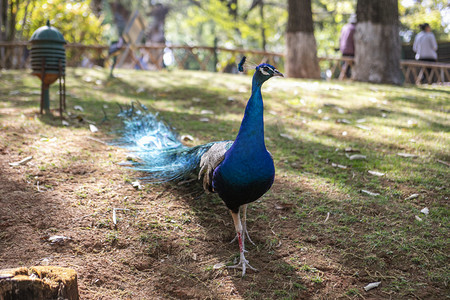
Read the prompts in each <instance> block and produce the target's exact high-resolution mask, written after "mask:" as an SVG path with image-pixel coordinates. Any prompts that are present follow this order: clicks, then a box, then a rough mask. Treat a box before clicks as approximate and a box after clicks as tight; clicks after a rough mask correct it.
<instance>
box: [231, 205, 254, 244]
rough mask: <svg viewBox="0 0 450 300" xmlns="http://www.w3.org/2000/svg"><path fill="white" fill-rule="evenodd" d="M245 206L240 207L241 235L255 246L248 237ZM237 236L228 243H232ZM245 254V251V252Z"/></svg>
mask: <svg viewBox="0 0 450 300" xmlns="http://www.w3.org/2000/svg"><path fill="white" fill-rule="evenodd" d="M247 205H248V204H244V205H242V215H243V216H242V230H243V234H244V235H245V236H246V237H247V239H248V240H249V242H250V243H252V244H253V245H255V243H254V242H253V241H252V239H251V238H250V236H249V235H248V231H247ZM237 237H238V236H237V234H236V236H235V237H234V239H233V240H232V241H231V242H230V243H233V242H234V241H235V240H236V239H237ZM245 252H247V251H245Z"/></svg>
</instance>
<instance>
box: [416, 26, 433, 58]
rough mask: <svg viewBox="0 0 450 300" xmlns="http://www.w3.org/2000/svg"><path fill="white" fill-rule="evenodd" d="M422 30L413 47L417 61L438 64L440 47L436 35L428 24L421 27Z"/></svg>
mask: <svg viewBox="0 0 450 300" xmlns="http://www.w3.org/2000/svg"><path fill="white" fill-rule="evenodd" d="M420 29H421V30H422V31H421V32H419V34H417V36H416V38H415V39H414V45H413V51H414V52H416V60H423V61H433V62H436V61H437V53H436V50H437V48H438V45H437V43H436V38H435V37H434V34H433V33H432V32H431V27H430V25H429V24H428V23H424V24H421V25H420Z"/></svg>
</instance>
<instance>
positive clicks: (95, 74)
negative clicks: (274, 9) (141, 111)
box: [0, 69, 450, 299]
mask: <svg viewBox="0 0 450 300" xmlns="http://www.w3.org/2000/svg"><path fill="white" fill-rule="evenodd" d="M117 75H118V77H116V78H113V79H108V71H107V70H103V69H93V70H87V69H69V70H68V72H67V111H68V112H69V113H70V116H69V115H65V121H66V122H68V126H64V125H63V124H62V122H61V120H60V119H59V117H58V114H57V110H56V108H57V104H56V102H57V101H56V100H57V99H58V95H57V93H56V92H57V86H56V85H55V86H54V87H52V90H51V98H52V103H51V106H52V108H53V109H55V110H54V111H53V114H54V116H50V115H45V116H40V115H39V114H38V110H39V104H38V103H39V81H38V80H37V78H35V77H32V76H31V75H30V74H28V72H26V71H25V72H24V71H2V72H1V73H0V94H1V95H2V102H1V103H0V128H1V130H0V193H1V195H2V196H1V197H0V266H1V268H9V267H19V266H32V265H47V264H50V265H57V266H63V267H70V268H73V269H75V270H76V271H77V272H78V283H79V292H80V296H81V299H359V298H361V299H448V295H450V291H449V287H448V283H449V282H448V280H449V266H448V261H449V257H448V256H449V255H448V254H449V253H450V251H449V250H450V249H449V241H448V237H449V224H450V222H449V207H448V200H449V199H448V197H449V188H450V187H449V182H450V167H449V165H448V163H449V162H450V155H449V149H448V147H449V145H450V134H449V128H450V120H449V111H450V100H449V99H450V88H449V87H442V86H435V87H411V86H409V87H393V86H384V85H370V84H362V83H350V82H325V81H308V80H294V79H273V80H270V81H269V82H267V83H266V84H265V86H264V87H263V98H264V100H265V125H266V145H267V148H268V149H269V151H271V153H272V154H273V156H274V160H275V165H276V172H277V175H276V179H275V183H274V185H273V187H272V189H271V190H270V191H269V192H268V193H267V194H266V195H264V196H263V197H262V198H261V199H260V200H258V201H256V202H254V203H252V204H251V205H250V207H249V221H248V223H249V232H250V235H251V237H252V239H253V241H254V242H255V244H256V245H255V246H253V245H251V244H248V245H247V246H248V250H249V252H248V253H247V255H246V257H247V259H249V261H250V264H251V265H252V266H254V267H256V268H257V269H258V270H259V272H252V271H250V270H249V271H248V272H247V274H246V276H245V277H244V278H241V276H240V272H239V271H235V270H228V269H226V268H224V267H223V264H231V263H233V261H234V260H235V259H236V258H237V257H238V245H237V244H235V243H233V244H230V243H229V242H230V241H231V240H232V238H233V237H234V227H233V224H232V219H231V216H230V214H229V212H228V211H227V209H226V207H225V205H224V204H223V203H222V201H221V200H220V199H219V198H218V197H217V196H216V195H214V194H205V193H204V192H203V191H202V190H201V188H200V186H199V184H197V182H195V181H193V182H187V183H186V182H184V183H181V184H179V183H174V184H144V185H143V186H142V189H137V188H135V187H133V185H132V184H131V183H132V182H133V181H136V180H138V178H139V177H140V176H141V175H142V174H140V173H137V172H135V171H133V170H130V169H127V168H126V167H124V166H121V165H120V163H121V162H124V161H126V158H127V153H126V150H124V149H121V148H119V147H116V146H111V145H110V144H107V143H104V141H110V140H111V139H112V138H114V137H116V136H117V129H119V128H120V124H121V123H120V119H119V118H117V117H116V114H117V112H118V111H119V107H118V105H117V103H120V104H121V105H125V104H129V103H131V101H133V100H139V101H140V102H142V103H143V104H145V105H147V106H149V107H150V109H151V110H152V111H155V112H156V111H158V112H160V115H161V116H162V118H164V120H166V121H167V122H169V123H170V124H171V125H172V126H174V127H175V129H176V130H177V131H178V132H179V133H180V135H191V136H192V137H193V141H189V140H188V141H186V143H187V145H197V144H202V143H206V142H210V141H214V140H226V139H233V138H234V137H235V135H236V133H237V130H238V129H239V124H240V120H241V119H242V115H243V111H244V108H245V104H246V100H247V99H248V97H249V92H250V84H251V78H250V77H249V76H237V75H225V74H214V73H205V72H188V71H177V72H141V71H125V70H117ZM75 106H81V107H82V108H83V109H84V111H80V110H76V109H75ZM102 109H103V110H104V111H105V113H106V116H107V119H106V120H104V113H103V112H102ZM210 111H212V112H213V114H210V113H211V112H210ZM204 118H208V121H206V120H201V119H204ZM89 124H95V126H96V127H97V128H98V129H99V131H98V132H95V133H94V132H92V131H90V129H89ZM66 125H67V124H66ZM350 148H351V149H350ZM398 153H407V154H413V155H414V156H413V157H403V156H400V155H398ZM358 154H360V155H364V156H365V159H353V160H351V159H350V158H349V156H351V155H358ZM28 156H33V158H32V159H31V160H30V161H29V162H27V163H24V164H22V165H19V166H10V165H9V163H12V162H17V161H20V160H22V159H24V158H25V157H28ZM369 171H371V172H370V173H369ZM374 172H375V173H374ZM378 175H382V176H378ZM363 190H366V191H369V192H370V193H376V194H372V195H371V194H368V193H366V192H364V191H363ZM414 194H417V195H414ZM411 195H413V196H411ZM424 208H428V210H429V213H428V214H426V213H423V212H421V210H422V209H424ZM114 209H126V210H116V215H117V224H116V225H114V224H113V210H114ZM54 235H61V236H65V237H68V238H70V239H68V240H65V241H63V242H61V243H55V244H52V243H50V242H49V240H48V238H49V237H50V236H54ZM378 281H380V282H381V285H380V286H379V287H377V288H375V289H372V290H370V291H368V292H366V291H365V290H364V289H363V287H364V286H366V285H367V284H368V283H371V282H378Z"/></svg>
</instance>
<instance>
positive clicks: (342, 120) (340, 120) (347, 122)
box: [336, 119, 352, 124]
mask: <svg viewBox="0 0 450 300" xmlns="http://www.w3.org/2000/svg"><path fill="white" fill-rule="evenodd" d="M336 123H342V124H352V122H350V121H349V120H347V119H337V120H336Z"/></svg>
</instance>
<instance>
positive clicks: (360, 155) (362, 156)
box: [346, 154, 367, 160]
mask: <svg viewBox="0 0 450 300" xmlns="http://www.w3.org/2000/svg"><path fill="white" fill-rule="evenodd" d="M346 156H347V157H348V158H349V159H350V160H355V159H366V158H367V156H365V155H362V154H353V155H348V154H346Z"/></svg>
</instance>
